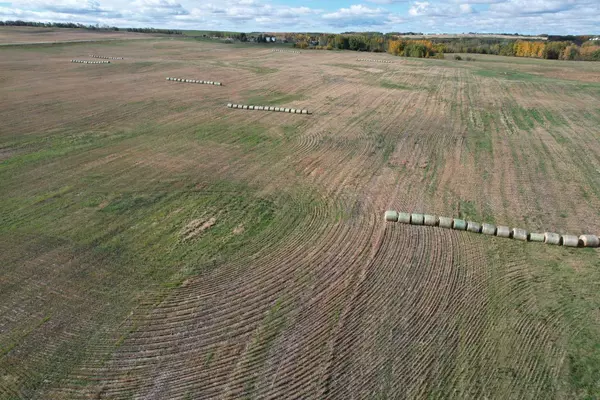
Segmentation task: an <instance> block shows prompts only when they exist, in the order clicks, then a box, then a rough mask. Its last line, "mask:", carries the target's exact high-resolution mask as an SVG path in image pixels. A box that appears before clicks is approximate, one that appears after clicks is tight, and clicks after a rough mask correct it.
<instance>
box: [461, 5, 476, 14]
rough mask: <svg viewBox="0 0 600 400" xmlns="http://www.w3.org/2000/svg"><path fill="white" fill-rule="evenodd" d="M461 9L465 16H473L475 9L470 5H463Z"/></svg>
mask: <svg viewBox="0 0 600 400" xmlns="http://www.w3.org/2000/svg"><path fill="white" fill-rule="evenodd" d="M459 8H460V12H461V13H463V14H471V13H472V12H473V7H472V6H471V5H470V4H461V5H460V6H459Z"/></svg>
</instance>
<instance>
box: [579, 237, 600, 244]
mask: <svg viewBox="0 0 600 400" xmlns="http://www.w3.org/2000/svg"><path fill="white" fill-rule="evenodd" d="M579 245H580V246H581V247H600V239H599V238H598V236H596V235H581V236H579Z"/></svg>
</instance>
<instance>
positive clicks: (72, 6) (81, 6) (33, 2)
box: [12, 0, 122, 18]
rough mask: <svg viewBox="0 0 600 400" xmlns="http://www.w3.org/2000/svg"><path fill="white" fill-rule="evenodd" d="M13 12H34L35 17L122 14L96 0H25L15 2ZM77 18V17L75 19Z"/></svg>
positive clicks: (112, 16) (109, 15)
mask: <svg viewBox="0 0 600 400" xmlns="http://www.w3.org/2000/svg"><path fill="white" fill-rule="evenodd" d="M12 5H13V6H16V7H14V8H12V9H13V10H19V11H21V14H27V12H32V13H33V15H40V14H41V15H44V12H47V14H46V15H53V14H52V13H54V14H56V15H74V16H78V15H96V16H97V17H111V18H119V17H121V16H122V13H121V12H119V11H116V10H114V9H111V8H105V7H102V6H101V5H100V2H98V1H96V0H85V1H80V0H47V1H40V0H25V1H18V2H13V3H12ZM75 18H76V17H75Z"/></svg>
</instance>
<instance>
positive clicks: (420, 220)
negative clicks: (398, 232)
mask: <svg viewBox="0 0 600 400" xmlns="http://www.w3.org/2000/svg"><path fill="white" fill-rule="evenodd" d="M410 223H411V224H412V225H423V224H424V223H425V216H424V215H423V214H411V215H410Z"/></svg>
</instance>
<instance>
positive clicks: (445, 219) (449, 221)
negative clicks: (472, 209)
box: [439, 217, 453, 229]
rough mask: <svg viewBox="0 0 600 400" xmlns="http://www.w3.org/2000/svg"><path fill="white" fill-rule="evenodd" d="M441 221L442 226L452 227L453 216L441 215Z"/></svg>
mask: <svg viewBox="0 0 600 400" xmlns="http://www.w3.org/2000/svg"><path fill="white" fill-rule="evenodd" d="M439 221H440V222H439V226H440V228H446V229H452V222H453V220H452V218H448V217H440V218H439Z"/></svg>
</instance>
